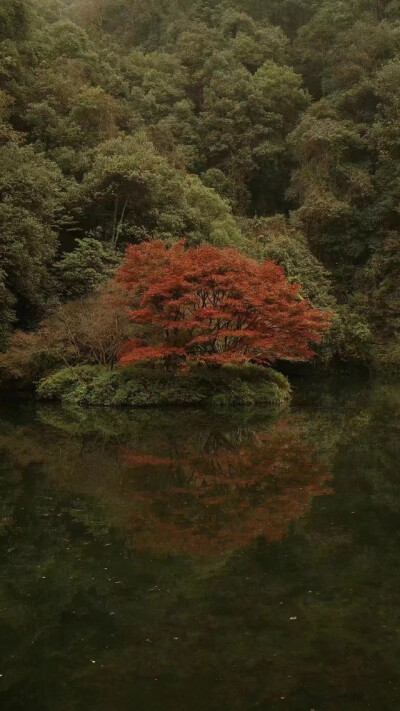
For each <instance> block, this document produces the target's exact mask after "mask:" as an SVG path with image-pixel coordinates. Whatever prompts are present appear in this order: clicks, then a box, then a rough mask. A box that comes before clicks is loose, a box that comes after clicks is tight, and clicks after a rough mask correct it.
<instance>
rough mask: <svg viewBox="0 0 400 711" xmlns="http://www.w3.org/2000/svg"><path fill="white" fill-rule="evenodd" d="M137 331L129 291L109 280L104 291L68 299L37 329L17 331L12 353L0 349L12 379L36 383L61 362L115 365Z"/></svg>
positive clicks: (1, 365)
mask: <svg viewBox="0 0 400 711" xmlns="http://www.w3.org/2000/svg"><path fill="white" fill-rule="evenodd" d="M0 286H1V284H0ZM1 298H2V292H1V290H0V299H1ZM0 304H1V301H0ZM132 335H133V326H132V324H131V323H130V321H129V318H128V310H127V307H126V305H125V294H124V293H121V289H120V288H119V287H118V286H117V287H115V286H114V285H111V286H108V285H107V286H105V287H103V288H102V289H101V290H100V291H99V292H98V293H93V294H90V295H89V296H86V297H83V298H81V299H76V300H75V301H72V302H68V303H66V304H62V305H61V306H59V307H58V308H56V309H55V310H54V312H53V313H52V314H51V315H50V316H49V317H48V318H46V319H45V320H44V321H43V322H42V323H41V325H40V327H39V328H38V329H37V331H35V332H25V331H16V332H15V333H14V334H13V336H12V338H11V341H10V346H9V348H8V350H7V351H6V353H3V354H0V369H2V370H3V374H4V375H5V377H6V378H8V379H11V380H22V381H23V382H25V383H29V384H31V383H32V382H33V381H35V380H38V379H39V378H41V377H43V375H44V373H46V372H48V371H49V370H51V369H54V368H57V367H60V366H61V365H64V366H65V365H67V366H68V365H79V364H82V363H83V364H91V365H102V366H108V367H109V368H113V367H114V365H115V364H116V361H117V357H118V353H119V351H120V350H121V348H122V346H123V344H124V343H125V342H126V340H127V339H128V338H132Z"/></svg>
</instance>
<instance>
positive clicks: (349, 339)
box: [0, 0, 400, 400]
mask: <svg viewBox="0 0 400 711" xmlns="http://www.w3.org/2000/svg"><path fill="white" fill-rule="evenodd" d="M399 119H400V3H399V1H398V0H346V2H343V1H342V0H85V2H83V0H2V3H1V7H0V224H1V229H0V372H1V376H0V377H2V378H3V380H9V379H14V380H17V381H18V380H19V381H23V382H25V383H26V382H36V381H38V380H39V379H40V378H42V377H43V376H44V375H46V374H47V373H49V372H54V371H55V372H56V375H55V376H54V377H56V378H58V381H57V383H56V385H54V382H52V384H51V387H48V384H47V385H46V381H45V383H44V385H42V386H41V387H42V390H44V391H46V387H47V390H48V391H50V390H52V392H53V394H54V389H57V384H58V386H60V387H61V386H62V388H63V389H65V387H66V384H65V378H66V376H65V369H64V370H61V371H60V370H59V368H60V366H68V367H70V366H74V367H75V368H78V369H79V368H80V369H81V370H80V376H79V382H82V378H83V379H85V378H86V379H88V378H89V374H88V371H87V368H88V367H91V368H92V369H93V367H94V368H100V367H104V366H111V368H113V366H114V363H115V360H116V358H117V356H118V354H119V353H120V352H122V353H123V355H122V360H124V359H125V360H127V359H128V360H129V358H128V357H127V353H128V355H129V353H130V362H137V361H139V360H140V358H138V357H137V354H136V356H135V354H134V353H133V355H132V349H133V350H134V348H135V347H136V349H138V348H139V351H140V352H142V350H141V349H143V348H145V349H146V348H147V349H148V350H147V351H146V352H147V353H148V352H149V350H150V351H152V352H153V357H156V355H157V354H158V356H159V357H165V354H166V350H165V349H167V351H168V354H169V357H170V356H174V355H175V356H176V355H180V356H181V355H182V353H183V352H184V353H185V355H186V356H187V352H188V350H187V349H188V345H189V346H190V348H191V355H190V358H189V360H196V358H197V360H199V358H200V356H199V353H200V355H201V354H203V355H204V354H206V358H208V359H209V358H210V354H212V353H214V352H217V351H218V349H216V347H215V343H216V339H211V340H212V347H211V345H210V343H211V341H210V338H209V333H210V332H211V330H210V329H211V326H210V329H209V333H208V335H207V333H205V331H204V327H203V326H199V319H200V321H202V323H204V322H205V319H206V318H207V319H208V320H209V321H208V322H209V324H212V333H213V334H214V335H215V333H216V331H217V338H218V339H219V340H218V343H221V342H222V341H224V343H225V345H224V347H223V348H222V349H221V348H220V349H219V351H218V352H220V351H221V352H222V351H223V353H230V354H232V353H233V351H235V353H236V354H237V353H238V352H240V354H241V355H242V356H243V357H242V358H238V357H236V356H235V358H230V357H225V361H226V362H230V363H232V364H233V365H235V367H239V365H238V364H239V361H240V360H241V361H242V362H244V361H249V360H251V363H249V368H248V369H247V370H248V372H247V373H246V379H247V381H249V382H250V381H251V379H252V378H253V374H251V370H252V368H253V370H254V369H255V368H256V366H257V363H259V361H260V359H261V360H262V359H263V358H266V359H267V360H269V361H274V360H280V359H288V360H294V361H298V360H307V359H308V357H309V355H308V354H309V348H308V346H309V344H310V343H311V345H312V344H314V350H315V353H316V355H315V357H314V359H313V363H314V367H315V368H321V369H322V368H325V369H327V368H330V369H333V368H337V367H338V366H341V365H342V364H350V365H352V366H356V367H363V368H365V367H366V368H368V369H370V370H374V371H379V372H383V371H388V372H390V371H394V372H396V371H397V372H398V371H399V369H400V199H399V198H400V166H399V162H398V158H399V154H400V120H399ZM149 240H150V242H149ZM149 244H150V245H151V244H153V245H159V249H161V251H162V250H163V249H164V251H165V252H171V250H174V249H175V250H176V249H178V251H179V249H187V250H188V252H190V251H191V250H192V255H193V254H194V253H195V252H196V250H198V252H196V254H197V253H198V254H199V258H200V256H201V255H203V256H204V254H206V253H204V252H202V250H207V249H211V250H214V252H212V254H214V257H215V260H216V261H215V264H217V262H218V265H219V266H218V269H221V268H222V267H221V262H220V261H218V260H219V259H221V260H225V262H224V263H226V264H227V263H228V262H229V268H228V267H224V269H228V271H229V270H230V272H232V269H233V270H235V269H241V268H242V266H243V264H245V263H246V264H247V265H248V264H249V263H250V261H251V262H252V263H253V264H254V269H258V270H261V271H260V274H261V272H262V273H263V275H264V276H262V277H260V279H261V281H262V279H265V280H267V281H268V280H271V279H272V282H274V279H281V280H284V282H285V286H283V285H282V287H281V290H280V291H279V294H278V290H277V288H276V289H275V287H274V289H275V291H274V289H273V290H272V291H273V295H272V296H269V297H268V298H270V300H271V299H272V300H273V299H275V302H274V304H275V306H274V309H273V312H274V314H275V316H276V319H277V320H275V321H273V325H272V327H271V328H272V329H276V328H277V324H279V328H280V329H281V331H282V332H283V331H285V334H287V333H289V334H290V333H293V339H294V340H293V339H292V346H291V350H290V347H289V345H288V338H289V337H288V336H285V338H286V340H285V339H282V338H281V339H279V338H275V336H274V338H275V340H274V338H273V339H272V341H271V339H270V341H269V342H268V344H267V345H266V343H265V337H263V338H264V342H263V345H262V347H261V346H260V342H259V341H257V344H258V345H257V348H255V347H253V346H254V343H255V341H254V338H253V341H252V344H251V348H250V345H249V342H247V343H246V348H242V347H241V345H240V348H239V347H238V343H239V341H240V344H243V338H242V334H241V335H240V338H239V331H241V330H242V329H243V328H244V326H243V324H242V321H240V319H239V321H240V323H239V321H238V320H237V318H236V316H237V314H236V315H235V319H236V320H235V324H236V325H234V326H232V323H233V320H234V319H231V318H228V317H227V316H226V308H225V307H224V309H225V310H223V312H222V311H221V312H220V311H216V310H215V309H217V308H220V306H218V305H217V306H216V305H215V300H214V302H213V308H214V311H213V313H210V312H209V311H207V312H206V310H205V307H206V301H204V303H203V304H201V305H199V306H198V308H200V306H201V308H202V309H203V311H202V313H201V315H198V314H197V315H196V316H195V317H194V318H195V320H196V319H197V321H196V327H197V326H198V328H197V330H195V333H194V335H193V333H191V338H190V339H188V338H187V337H186V341H185V344H184V347H183V346H182V342H181V340H180V339H179V338H178V340H177V342H176V343H175V342H174V344H172V341H171V339H170V336H169V335H168V339H167V340H168V343H164V342H163V343H162V344H161V343H160V337H158V340H157V338H156V339H155V336H154V333H153V335H151V336H149V335H148V332H147V331H148V328H149V324H148V322H149V320H151V319H149V312H148V303H147V302H146V309H147V311H146V313H147V317H144V318H139V319H137V318H136V319H135V318H133V319H132V313H137V312H138V310H139V311H140V309H143V305H144V301H145V300H146V298H147V297H145V296H143V295H144V294H145V292H146V289H148V288H150V290H151V289H153V292H151V293H152V299H153V301H152V307H151V308H153V311H154V313H156V312H157V313H158V311H157V309H158V308H159V302H158V301H157V298H159V296H160V295H159V296H158V297H157V298H156V296H155V295H154V294H155V292H154V289H156V288H157V285H156V284H155V283H153V284H152V285H151V284H150V285H149V284H147V286H146V288H145V287H144V286H143V283H142V282H143V280H142V281H141V277H140V275H139V276H137V283H138V284H139V282H140V283H141V286H140V290H141V291H140V293H141V296H142V297H143V299H144V301H143V299H142V301H141V303H137V302H136V303H135V304H134V305H132V303H131V301H132V298H131V297H130V296H129V294H128V292H129V289H130V288H131V286H132V284H131V281H130V279H125V282H127V281H128V282H129V283H130V286H129V288H128V287H126V288H125V290H124V288H123V282H124V277H123V275H124V274H125V276H126V273H127V268H128V266H127V265H128V262H129V254H131V261H132V254H139V252H140V250H142V253H143V245H149ZM163 245H164V246H163ZM178 245H184V246H181V247H179V246H178ZM127 249H128V252H127V251H126V250H127ZM156 249H157V248H156ZM130 250H131V252H130ZM132 250H133V253H132ZM135 250H136V252H135ZM138 250H139V251H138ZM215 250H216V251H215ZM150 251H151V250H150ZM216 253H218V254H219V255H220V258H219V257H218V258H217V257H216V256H215V254H216ZM125 254H127V256H126V257H125V262H124V255H125ZM171 254H173V251H172V252H171ZM210 254H211V253H210ZM228 254H230V255H231V257H230V260H231V261H229V259H228V256H227V255H228ZM223 255H225V256H223ZM232 255H237V256H236V257H235V259H236V262H235V264H236V266H235V267H233V266H232V260H233V256H232ZM214 257H213V258H214ZM158 258H159V259H160V258H161V257H160V256H159V257H158ZM188 259H189V257H187V258H186V257H184V258H182V260H183V261H182V260H181V262H179V264H178V266H177V265H176V264H175V267H174V268H175V269H178V271H179V270H181V271H180V272H179V273H180V274H181V273H182V274H183V271H182V270H183V269H184V268H185V269H186V267H187V261H188ZM193 259H194V257H193ZM193 259H192V262H193ZM207 259H208V257H207ZM237 260H239V261H237ZM240 260H244V261H240ZM246 260H247V261H246ZM249 260H250V261H249ZM183 262H185V265H186V266H183ZM239 262H240V265H242V266H240V268H239V266H238V264H239ZM160 264H161V263H160V261H158V262H157V263H153V266H154V265H155V268H156V269H157V270H159V269H160ZM121 265H122V266H121ZM263 265H264V266H263ZM276 265H278V267H277V266H276ZM192 267H193V264H192ZM192 267H191V268H192ZM187 268H189V267H187ZM193 268H194V267H193ZM246 268H247V267H246ZM131 269H133V267H132V265H131ZM274 269H275V271H274ZM277 269H278V271H276V270H277ZM263 270H264V271H263ZM133 271H135V270H134V269H133ZM150 271H151V269H150ZM145 272H146V267H144V268H143V273H145ZM148 272H149V269H148V268H147V272H146V273H148ZM157 273H158V272H157ZM220 273H221V274H222V273H223V274H225V276H226V274H227V272H226V271H225V272H220ZM237 273H239V272H237ZM115 274H117V276H116V277H115ZM273 274H275V277H273V276H272V275H273ZM277 274H279V275H280V276H279V278H278V277H277V276H276V275H277ZM121 275H122V276H121ZM164 276H165V274H164ZM186 277H187V273H186V272H185V278H186ZM191 278H192V277H191ZM196 278H197V277H196ZM221 278H222V277H221ZM224 278H225V277H224ZM226 278H228V277H226ZM153 281H154V280H153ZM272 282H271V283H272ZM260 283H261V282H260ZM268 283H270V282H269V281H268ZM274 283H275V282H274ZM282 284H283V282H282ZM245 285H246V279H245V278H244V279H243V283H242V284H241V289H242V291H241V292H240V295H239V296H238V295H237V294H236V296H235V298H236V300H237V301H238V300H239V297H240V299H245V301H246V305H247V306H246V308H249V309H250V307H251V308H253V306H254V304H255V303H256V300H257V299H261V296H260V294H261V292H257V293H256V291H257V290H255V289H256V287H255V286H254V284H253V283H252V284H251V289H252V292H251V294H249V295H246V293H245ZM295 285H299V286H295ZM125 286H126V284H125ZM138 288H139V287H138ZM171 288H172V287H171ZM174 288H176V284H175V286H174ZM257 288H258V287H257ZM251 289H250V286H249V291H251ZM161 291H162V290H160V293H161ZM192 291H193V290H192ZM264 291H265V289H264ZM146 293H147V292H146ZM162 293H163V298H164V297H165V293H166V292H165V290H164V291H163V292H162ZM168 293H169V297H168V298H169V299H170V301H169V303H168V304H167V307H165V308H166V311H165V313H164V321H163V328H164V336H163V338H164V341H165V333H168V334H170V332H171V328H175V332H176V333H177V332H178V330H179V331H180V333H181V331H182V328H181V326H180V325H177V324H178V320H179V319H178V317H176V314H177V313H178V311H179V310H177V308H176V300H175V302H174V304H172V301H171V299H172V296H171V294H172V291H170V292H168ZM174 293H175V292H174ZM198 293H199V292H198ZM173 298H176V297H175V296H174V297H173ZM182 298H183V297H182ZM185 298H186V299H188V300H189V301H187V302H186V303H189V302H190V305H191V306H192V307H193V300H192V301H190V299H191V298H192V297H191V296H190V295H189V291H188V292H187V293H186V292H185ZM263 298H264V297H263ZM293 299H294V300H295V301H296V304H294V302H293V303H292V302H291V300H292V301H293ZM128 302H129V306H130V307H131V308H133V309H134V311H133V312H131V315H130V317H129V318H128V317H127V315H126V314H127V311H126V306H127V303H128ZM210 303H211V302H210ZM257 303H258V302H257ZM171 304H172V305H171ZM279 304H280V307H279V308H278V306H279ZM283 304H286V305H287V308H286V307H285V308H286V311H285V309H283V306H282V305H283ZM231 306H232V304H231ZM180 308H181V311H179V313H178V315H179V318H180V316H181V313H182V302H181V303H180ZM232 308H233V307H232ZM135 309H136V312H135ZM174 309H175V310H174ZM290 309H292V312H291V311H290ZM172 312H173V313H172ZM275 316H274V318H275ZM142 317H143V313H142ZM222 317H224V318H225V321H223V323H222V325H221V318H222ZM263 318H264V316H263ZM291 318H292V320H291ZM168 319H169V320H168ZM174 319H175V320H174ZM293 319H294V320H293ZM296 319H297V321H296ZM132 320H133V321H136V323H132ZM138 321H139V322H140V328H139V326H138ZM300 321H301V323H300ZM238 323H239V325H238ZM296 323H297V326H296ZM328 323H329V328H328ZM293 324H295V325H293ZM192 325H193V326H194V322H193V324H192ZM153 326H154V323H153ZM186 326H187V319H186V322H185V327H186ZM138 328H139V331H138ZM168 328H169V330H168ZM296 328H297V330H296ZM146 329H147V330H146ZM287 329H289V330H287ZM291 329H292V330H291ZM256 330H257V329H256ZM278 330H279V329H278ZM254 334H255V335H257V334H256V331H254V333H253V336H254ZM258 335H259V334H258ZM264 336H265V334H264ZM254 337H255V336H254ZM154 339H155V340H154ZM283 340H285V343H283ZM227 341H229V344H230V345H229V344H228V345H226V344H227ZM132 344H133V345H132ZM232 344H234V347H233V345H232ZM194 345H196V348H194ZM294 345H295V347H294ZM171 348H175V351H174V352H172V351H171ZM182 348H183V350H182ZM190 348H189V350H190ZM121 349H122V350H121ZM157 349H158V350H157ZM168 349H169V350H168ZM196 349H197V350H196ZM199 349H200V350H199ZM246 349H247V350H246ZM250 351H251V357H250V354H249V355H244V354H245V353H247V352H249V353H250ZM194 353H195V354H197V355H196V358H195V357H194V355H193V354H194ZM160 354H161V355H160ZM218 357H219V356H218ZM214 360H215V359H214ZM219 360H220V361H224V358H223V357H222V356H221V357H219ZM203 361H204V358H203V359H202V362H203ZM167 365H169V366H170V365H171V363H169V364H167ZM85 368H86V370H85ZM62 373H64V375H62ZM67 375H68V378H67V379H68V388H69V389H70V387H71V382H72V381H71V377H72V375H71V370H68V373H67ZM203 375H204V374H203ZM203 375H202V377H203ZM90 377H92V376H90ZM110 377H111V378H114V379H115V378H116V377H117V376H116V375H115V374H112V375H109V374H108V375H107V378H108V379H107V382H105V376H104V372H103V371H101V373H100V371H99V370H96V378H97V380H99V379H100V380H101V379H103V381H102V385H101V388H102V396H101V397H102V398H103V399H104V398H105V397H106V396H105V395H104V392H105V391H109V389H110ZM125 377H126V376H125ZM152 377H154V378H155V379H156V380H157V382H158V383H159V380H160V378H161V379H162V378H163V377H164V376H163V375H162V373H157V374H154V373H153V376H152ZM196 377H198V376H196ZM204 377H207V378H208V377H209V375H207V376H205V375H204ZM218 377H219V378H221V377H225V375H224V376H221V375H220V376H218ZM273 377H274V378H278V379H279V374H276V376H275V375H274V376H273ZM61 381H63V382H62V384H61ZM74 383H75V384H76V378H75V380H74ZM99 387H100V386H99ZM196 387H198V383H197V385H196ZM246 387H247V386H246ZM247 390H248V391H249V387H247ZM250 390H251V388H250ZM74 392H75V395H74V397H75V398H76V397H77V394H76V388H75V390H74ZM48 394H49V393H48ZM248 395H249V392H247V395H246V394H245V395H243V393H242V395H241V397H244V398H245V399H246V397H247V396H248ZM118 397H120V399H121V398H122V400H124V397H123V396H121V394H119V396H118ZM182 397H183V399H185V397H186V396H182ZM100 399H101V398H100ZM125 399H126V398H125ZM239 399H240V398H239Z"/></svg>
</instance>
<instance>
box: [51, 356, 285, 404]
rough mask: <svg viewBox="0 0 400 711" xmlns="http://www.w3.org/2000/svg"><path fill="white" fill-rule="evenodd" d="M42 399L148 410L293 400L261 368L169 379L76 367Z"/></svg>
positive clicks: (280, 379)
mask: <svg viewBox="0 0 400 711" xmlns="http://www.w3.org/2000/svg"><path fill="white" fill-rule="evenodd" d="M37 392H38V396H39V398H41V399H43V400H61V401H62V402H63V403H64V404H67V405H84V406H99V405H101V406H107V407H132V408H136V407H149V406H168V405H179V406H183V405H196V404H200V403H201V404H203V405H214V406H218V407H220V406H226V405H253V404H256V403H270V404H280V403H282V402H284V401H285V400H286V399H287V398H288V397H289V395H290V387H289V384H288V382H287V380H286V378H284V376H283V375H281V374H280V373H277V372H275V371H273V370H270V369H268V370H265V369H262V368H260V367H258V366H246V367H242V368H238V367H234V366H226V367H223V368H221V369H218V370H216V371H207V370H193V371H191V372H190V373H185V374H181V375H176V376H171V375H170V374H166V373H165V372H163V371H158V370H150V369H145V368H138V367H135V368H131V369H123V370H117V371H114V372H110V371H109V370H106V369H105V368H101V367H93V366H77V367H75V368H64V369H63V370H59V371H57V372H56V373H54V374H53V375H50V376H48V377H47V378H45V379H44V380H42V381H41V383H40V384H39V386H38V391H37Z"/></svg>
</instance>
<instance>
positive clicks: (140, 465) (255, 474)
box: [124, 420, 332, 556]
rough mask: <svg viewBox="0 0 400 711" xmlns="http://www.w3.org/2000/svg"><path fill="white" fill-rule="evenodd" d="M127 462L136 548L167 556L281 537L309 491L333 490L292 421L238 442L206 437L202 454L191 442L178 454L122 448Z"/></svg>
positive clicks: (307, 501) (301, 511)
mask: <svg viewBox="0 0 400 711" xmlns="http://www.w3.org/2000/svg"><path fill="white" fill-rule="evenodd" d="M124 460H125V463H126V466H127V467H129V468H130V469H131V470H132V472H133V473H134V474H135V476H134V485H135V492H134V493H133V499H134V502H135V505H134V512H132V513H133V516H132V523H131V527H132V530H133V533H134V544H135V547H136V548H137V549H139V550H152V551H154V552H158V553H164V554H165V553H173V552H185V553H189V554H196V555H207V556H215V555H219V554H222V553H224V552H227V551H229V550H233V549H236V548H242V547H244V546H246V545H247V544H248V543H250V542H251V541H252V540H253V539H255V538H257V537H259V536H263V537H264V538H266V540H267V541H271V542H272V541H278V540H280V539H281V538H283V537H284V536H285V534H286V533H287V532H288V529H289V525H290V523H291V521H293V520H294V519H297V518H299V517H300V516H302V515H303V514H304V513H305V512H306V511H307V510H308V509H309V508H310V506H311V502H312V499H313V497H314V496H322V495H325V494H330V493H332V492H331V489H330V488H329V487H328V481H329V478H330V477H329V475H328V473H327V471H326V469H325V468H324V466H323V465H322V464H321V463H320V462H318V461H317V460H316V458H315V453H314V451H313V449H312V448H311V447H310V445H309V444H308V443H307V442H306V440H305V439H304V432H302V431H301V429H299V428H298V427H296V425H294V423H293V420H286V421H283V422H280V423H279V424H278V425H276V426H275V427H274V428H273V429H271V430H270V431H267V432H262V433H258V434H256V435H253V436H252V437H251V438H250V439H249V438H248V437H247V438H246V437H245V438H244V439H243V441H242V442H241V441H240V437H239V441H238V442H237V441H236V442H235V443H232V442H231V441H227V440H225V441H224V442H223V443H221V442H220V441H217V440H215V439H213V437H212V436H210V438H209V439H208V440H207V441H206V442H205V443H204V449H203V451H202V452H200V453H199V452H198V451H196V447H194V446H193V443H192V444H191V445H187V446H186V448H184V449H183V451H182V452H180V453H179V455H178V456H174V457H170V456H165V457H164V456H154V455H152V454H149V453H147V452H141V451H135V452H132V451H125V453H124ZM132 503H133V502H132Z"/></svg>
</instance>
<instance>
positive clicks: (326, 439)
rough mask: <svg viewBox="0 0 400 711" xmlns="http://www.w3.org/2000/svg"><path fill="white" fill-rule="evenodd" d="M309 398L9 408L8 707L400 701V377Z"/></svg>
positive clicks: (2, 640) (5, 503) (304, 710)
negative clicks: (281, 406)
mask: <svg viewBox="0 0 400 711" xmlns="http://www.w3.org/2000/svg"><path fill="white" fill-rule="evenodd" d="M297 401H298V402H297V404H295V405H294V406H293V407H292V408H291V409H289V410H288V411H287V412H284V413H273V412H267V413H266V412H265V411H254V410H253V411H249V412H245V413H244V412H239V413H238V412H233V413H224V414H223V416H221V415H220V416H218V417H216V416H212V415H208V414H207V413H197V412H186V411H185V412H180V413H173V414H172V415H171V414H168V413H154V412H151V413H150V412H149V413H142V414H141V415H140V416H132V415H130V414H127V413H112V412H81V411H78V412H66V411H63V410H61V409H57V408H56V409H47V408H46V409H45V410H40V411H38V410H36V408H35V407H34V406H30V405H27V406H22V407H19V406H18V407H16V408H15V409H13V408H12V407H11V406H10V405H8V406H7V407H6V408H4V409H3V413H2V415H1V414H0V708H1V709H2V710H3V709H4V710H5V711H14V710H16V709H29V711H54V709H57V711H70V710H71V709H73V710H74V711H75V709H76V710H77V711H81V710H82V711H86V710H87V709H92V708H93V709H96V711H110V710H111V709H112V711H130V710H131V709H134V710H135V711H172V710H175V709H179V710H180V709H185V711H186V710H187V711H232V710H233V711H253V710H258V709H262V710H263V711H278V710H279V711H280V710H281V709H285V711H308V710H309V709H316V710H318V711H338V709H340V711H365V709H368V708H370V709H374V710H375V709H379V711H393V709H397V708H399V707H400V692H399V689H400V675H399V671H398V669H399V657H400V615H399V606H398V591H399V587H400V567H399V564H398V559H399V547H400V519H399V512H400V477H399V461H400V436H399V435H400V388H399V387H398V386H393V385H392V386H388V385H376V386H375V385H364V386H362V387H359V386H357V387H353V386H352V385H349V384H348V383H345V384H344V385H339V386H338V385H337V384H334V385H333V387H331V386H327V387H326V389H324V387H323V386H322V384H321V385H320V386H319V388H318V389H316V390H315V392H312V391H311V390H310V388H309V387H307V389H306V391H304V392H303V393H299V394H298V398H297ZM160 531H161V532H162V533H161V534H160ZM156 532H157V533H156Z"/></svg>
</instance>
